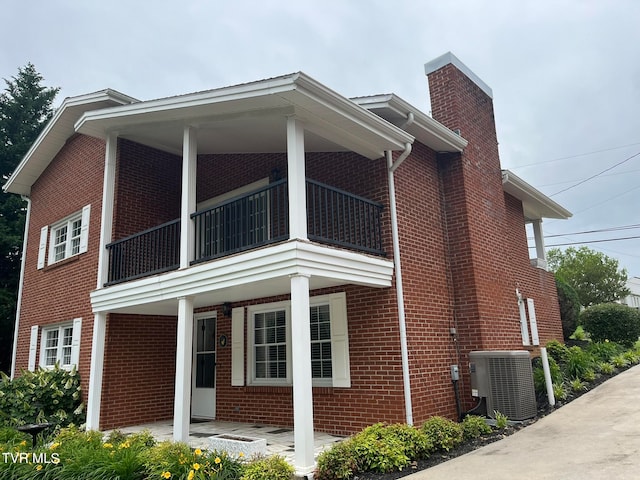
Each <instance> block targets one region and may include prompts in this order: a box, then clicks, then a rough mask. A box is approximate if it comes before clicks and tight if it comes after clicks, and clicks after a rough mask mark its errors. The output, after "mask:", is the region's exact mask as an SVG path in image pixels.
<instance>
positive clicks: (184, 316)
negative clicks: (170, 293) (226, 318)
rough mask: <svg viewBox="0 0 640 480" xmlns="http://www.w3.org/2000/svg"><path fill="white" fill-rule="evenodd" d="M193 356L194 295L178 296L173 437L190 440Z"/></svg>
mask: <svg viewBox="0 0 640 480" xmlns="http://www.w3.org/2000/svg"><path fill="white" fill-rule="evenodd" d="M192 356H193V297H180V298H178V339H177V348H176V389H175V397H174V401H173V439H174V440H175V441H176V442H186V441H188V440H189V421H190V420H191V361H192Z"/></svg>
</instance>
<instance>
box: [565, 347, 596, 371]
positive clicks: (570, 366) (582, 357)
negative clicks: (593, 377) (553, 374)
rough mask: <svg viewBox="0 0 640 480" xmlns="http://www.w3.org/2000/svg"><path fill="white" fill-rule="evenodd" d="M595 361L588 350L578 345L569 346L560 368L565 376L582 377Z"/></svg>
mask: <svg viewBox="0 0 640 480" xmlns="http://www.w3.org/2000/svg"><path fill="white" fill-rule="evenodd" d="M595 363H596V362H595V360H594V358H593V356H591V355H590V354H589V353H588V352H586V351H585V350H583V349H581V348H580V347H571V348H569V349H568V354H567V357H566V362H565V363H564V365H563V367H562V370H563V373H564V375H565V377H566V378H584V376H585V374H587V372H588V371H589V370H593V367H594V366H595Z"/></svg>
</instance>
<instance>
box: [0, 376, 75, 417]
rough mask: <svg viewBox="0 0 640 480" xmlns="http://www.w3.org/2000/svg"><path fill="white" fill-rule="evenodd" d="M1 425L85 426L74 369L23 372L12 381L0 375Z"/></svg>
mask: <svg viewBox="0 0 640 480" xmlns="http://www.w3.org/2000/svg"><path fill="white" fill-rule="evenodd" d="M0 412H3V415H2V416H1V417H0V422H2V423H3V424H4V425H6V426H16V425H24V424H27V423H42V422H50V423H54V424H55V425H60V426H67V425H80V424H82V423H84V421H85V416H84V404H83V403H82V398H81V395H80V377H79V375H78V373H77V372H76V370H75V369H73V370H71V371H68V370H63V369H61V368H59V367H58V366H57V365H56V367H55V368H53V369H50V370H49V369H47V370H45V369H41V368H38V369H37V370H35V371H33V372H29V371H23V372H22V373H21V375H20V376H19V377H17V378H15V379H14V380H11V379H10V378H9V377H8V376H7V375H5V374H4V373H2V372H0Z"/></svg>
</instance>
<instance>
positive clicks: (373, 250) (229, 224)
mask: <svg viewBox="0 0 640 480" xmlns="http://www.w3.org/2000/svg"><path fill="white" fill-rule="evenodd" d="M306 195H307V235H308V238H309V239H310V240H313V241H316V242H319V243H325V244H330V245H337V246H340V247H343V248H347V249H351V250H356V251H361V252H366V253H370V254H373V255H380V256H383V255H384V254H385V253H384V250H383V248H382V232H381V230H382V229H381V212H382V208H383V207H382V205H381V204H379V203H376V202H373V201H371V200H368V199H366V198H363V197H359V196H357V195H353V194H351V193H349V192H345V191H343V190H340V189H337V188H334V187H330V186H328V185H324V184H322V183H319V182H316V181H314V180H309V179H307V181H306ZM191 219H192V221H193V222H194V225H195V259H194V260H193V262H192V264H197V263H202V262H206V261H210V260H213V259H216V258H221V257H224V256H228V255H231V254H234V253H238V252H242V251H246V250H251V249H255V248H259V247H262V246H264V245H269V244H272V243H277V242H281V241H284V240H287V239H288V238H289V198H288V188H287V181H286V179H284V180H279V181H277V182H273V183H271V184H269V185H268V186H266V187H264V188H261V189H258V190H254V191H253V192H251V193H249V194H246V195H242V196H239V197H236V198H232V199H229V200H227V201H225V202H223V203H220V204H218V205H215V206H214V207H212V208H209V209H206V210H202V211H198V212H195V213H193V214H192V215H191ZM107 250H108V253H109V277H108V282H107V283H106V286H109V285H115V284H118V283H123V282H127V281H130V280H135V279H138V278H142V277H147V276H150V275H156V274H159V273H163V272H168V271H171V270H176V269H178V267H179V266H180V220H179V219H178V220H173V221H171V222H167V223H164V224H162V225H159V226H157V227H154V228H150V229H148V230H145V231H143V232H139V233H137V234H135V235H131V236H129V237H126V238H123V239H121V240H118V241H115V242H113V243H110V244H109V245H107Z"/></svg>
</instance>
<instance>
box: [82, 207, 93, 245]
mask: <svg viewBox="0 0 640 480" xmlns="http://www.w3.org/2000/svg"><path fill="white" fill-rule="evenodd" d="M90 216H91V205H85V206H84V207H82V227H80V252H79V253H84V252H86V251H87V250H88V249H89V217H90Z"/></svg>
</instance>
